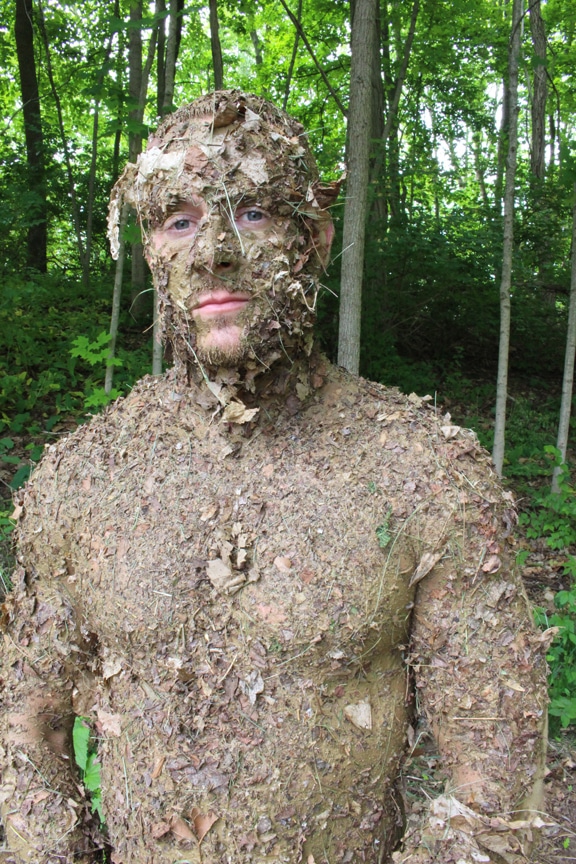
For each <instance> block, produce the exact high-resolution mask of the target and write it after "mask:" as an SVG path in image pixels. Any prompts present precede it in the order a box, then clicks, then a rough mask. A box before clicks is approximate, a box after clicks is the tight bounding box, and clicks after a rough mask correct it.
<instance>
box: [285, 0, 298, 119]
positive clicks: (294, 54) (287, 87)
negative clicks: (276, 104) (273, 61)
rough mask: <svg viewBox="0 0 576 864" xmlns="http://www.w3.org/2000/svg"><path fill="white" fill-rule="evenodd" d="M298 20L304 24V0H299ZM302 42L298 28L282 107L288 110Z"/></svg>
mask: <svg viewBox="0 0 576 864" xmlns="http://www.w3.org/2000/svg"><path fill="white" fill-rule="evenodd" d="M296 20H297V21H298V24H299V25H300V26H302V0H298V9H297V11H296ZM299 42H300V33H299V31H298V29H296V35H295V36H294V45H293V46H292V56H291V57H290V65H289V66H288V74H287V76H286V85H285V87H284V99H283V100H282V108H283V109H284V111H286V107H287V105H288V97H289V96H290V87H291V85H292V75H293V74H294V64H295V63H296V57H297V56H298V43H299Z"/></svg>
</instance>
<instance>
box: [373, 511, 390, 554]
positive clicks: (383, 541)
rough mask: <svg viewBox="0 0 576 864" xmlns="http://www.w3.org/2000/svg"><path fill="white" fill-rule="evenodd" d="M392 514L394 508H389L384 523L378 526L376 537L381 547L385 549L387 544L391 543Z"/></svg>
mask: <svg viewBox="0 0 576 864" xmlns="http://www.w3.org/2000/svg"><path fill="white" fill-rule="evenodd" d="M391 515H392V508H390V509H389V510H388V512H387V513H386V515H385V517H384V519H383V521H382V523H381V524H380V525H378V527H377V528H376V538H377V540H378V545H379V546H380V548H381V549H385V548H386V546H388V544H389V543H390V540H391V539H392V534H391V532H390V516H391Z"/></svg>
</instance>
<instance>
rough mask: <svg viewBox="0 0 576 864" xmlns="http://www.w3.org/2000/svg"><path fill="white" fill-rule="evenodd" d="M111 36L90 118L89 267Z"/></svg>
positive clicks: (87, 257) (115, 12)
mask: <svg viewBox="0 0 576 864" xmlns="http://www.w3.org/2000/svg"><path fill="white" fill-rule="evenodd" d="M114 6H115V9H114V14H115V15H118V12H119V9H118V0H116V2H115V4H114ZM112 40H113V36H112V35H110V37H109V39H108V42H107V45H106V48H105V51H104V60H103V61H102V67H101V69H100V71H99V73H98V78H97V80H96V88H95V91H96V92H95V96H94V117H93V120H92V149H91V154H90V172H89V174H88V198H87V201H86V261H87V263H88V267H90V259H91V257H92V224H93V221H94V198H95V193H96V167H97V162H98V126H99V121H100V97H101V91H102V84H103V82H104V76H105V74H106V72H107V71H108V62H109V60H110V54H111V53H112Z"/></svg>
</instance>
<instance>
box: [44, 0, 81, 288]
mask: <svg viewBox="0 0 576 864" xmlns="http://www.w3.org/2000/svg"><path fill="white" fill-rule="evenodd" d="M38 24H39V27H40V33H41V34H42V41H43V43H44V51H45V54H46V72H47V74H48V81H49V83H50V90H51V93H52V98H53V99H54V104H55V106H56V115H57V117H58V129H59V131H60V141H61V144H62V150H63V151H64V162H65V164H66V174H67V177H68V194H69V195H70V206H71V210H72V221H73V223H74V230H75V233H76V244H77V246H78V259H79V263H80V267H81V270H82V284H83V285H84V287H86V288H87V287H88V285H89V282H90V269H89V267H88V261H87V260H86V252H85V248H84V241H83V239H82V226H81V223H80V207H79V206H78V198H77V197H76V185H75V183H74V172H73V170H72V159H71V157H70V149H69V147H68V136H67V135H66V130H65V128H64V116H63V114H62V104H61V102H60V95H59V93H58V90H57V88H56V82H55V80H54V73H53V70H52V55H51V53H50V44H49V42H48V34H47V32H46V24H45V21H44V11H43V9H42V3H41V2H40V0H38Z"/></svg>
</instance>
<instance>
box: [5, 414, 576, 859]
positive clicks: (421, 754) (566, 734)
mask: <svg viewBox="0 0 576 864" xmlns="http://www.w3.org/2000/svg"><path fill="white" fill-rule="evenodd" d="M458 407H459V406H458V405H456V404H454V405H452V406H450V410H451V411H452V413H453V415H454V419H455V420H456V422H465V417H464V415H465V414H466V413H467V412H465V411H459V410H458ZM458 415H462V416H461V417H458ZM74 425H75V423H74V421H68V422H65V423H62V424H61V425H60V426H59V427H55V429H54V432H56V434H57V435H58V434H60V435H61V434H66V433H67V432H68V431H70V430H71V429H72V428H74ZM13 438H14V439H15V448H14V449H13V450H12V451H11V454H12V455H18V456H21V458H22V464H25V463H26V461H27V458H28V455H29V451H27V450H26V447H27V445H29V444H30V443H31V442H30V441H29V439H28V438H27V437H26V436H25V434H24V435H23V436H22V437H21V438H20V437H19V438H16V436H13ZM33 443H35V444H37V443H44V442H39V441H38V440H35V441H34V442H33ZM17 467H18V466H15V465H14V464H7V463H4V462H1V461H0V511H2V510H4V511H6V510H8V509H9V507H10V490H9V483H10V481H11V478H12V476H13V475H14V472H15V470H16V468H17ZM509 485H510V486H511V487H512V489H513V490H514V491H515V492H516V493H517V495H519V497H520V507H522V492H521V491H520V490H519V489H516V488H515V485H516V484H515V483H514V481H512V482H511V483H510V484H509ZM1 527H2V526H1V525H0V529H1ZM518 546H519V548H526V549H528V550H529V552H530V554H529V556H528V559H527V563H526V565H525V566H524V568H523V573H524V579H525V584H526V590H527V593H528V596H529V598H530V600H531V601H532V603H533V604H534V605H535V606H540V607H543V608H544V609H547V610H549V611H550V612H552V611H553V610H554V604H553V598H554V595H555V594H556V593H557V592H558V591H560V590H565V589H568V588H569V587H570V585H569V577H568V576H566V575H564V573H563V569H564V568H563V566H562V560H561V557H560V556H559V553H558V552H555V551H554V550H551V549H550V548H549V547H548V546H547V545H546V543H545V541H544V540H542V539H537V540H531V539H527V538H526V537H525V536H524V535H523V533H522V528H521V527H520V528H519V529H518ZM572 551H573V552H574V550H572ZM12 561H13V558H12V550H11V549H10V542H9V539H8V538H7V537H6V535H3V534H2V533H1V531H0V594H1V593H2V590H3V587H5V585H3V584H2V583H3V582H4V583H5V582H6V576H7V575H9V571H10V566H11V562H12ZM0 599H1V597H0ZM435 760H436V757H435V755H434V753H433V752H431V751H430V752H427V748H426V746H423V747H422V748H419V749H417V750H415V752H414V753H413V755H412V756H411V757H410V758H409V759H408V760H407V763H406V765H405V769H404V786H405V790H406V794H407V797H408V799H414V798H416V797H418V798H420V800H423V799H422V795H423V793H424V795H425V796H434V795H437V794H439V792H440V791H441V790H440V788H438V785H439V784H438V782H435V781H434V780H433V779H432V778H433V776H434V765H435ZM545 788H546V808H545V813H544V814H543V816H542V818H543V820H544V821H545V822H546V823H547V824H546V827H545V828H544V829H543V831H542V837H541V839H540V842H539V845H538V851H537V852H535V854H534V858H533V860H534V862H535V864H566V862H570V861H573V862H576V729H575V728H574V726H571V727H569V729H567V730H563V731H562V732H560V734H559V735H557V736H555V737H553V738H551V740H550V742H549V747H548V769H547V776H546V782H545ZM0 843H1V838H0ZM0 858H1V846H0Z"/></svg>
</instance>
